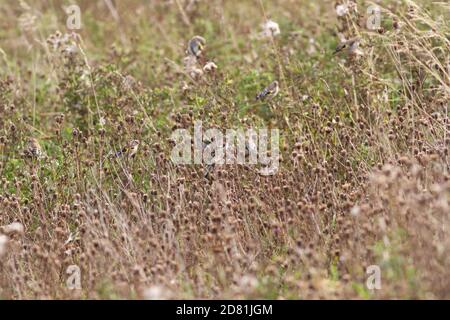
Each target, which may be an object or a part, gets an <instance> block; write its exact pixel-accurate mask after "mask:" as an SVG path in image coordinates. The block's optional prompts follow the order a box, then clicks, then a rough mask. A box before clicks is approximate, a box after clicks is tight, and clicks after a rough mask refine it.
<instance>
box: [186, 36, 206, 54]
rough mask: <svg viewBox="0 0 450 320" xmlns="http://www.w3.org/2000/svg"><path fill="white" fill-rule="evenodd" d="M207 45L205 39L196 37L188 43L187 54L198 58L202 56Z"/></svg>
mask: <svg viewBox="0 0 450 320" xmlns="http://www.w3.org/2000/svg"><path fill="white" fill-rule="evenodd" d="M205 44H206V40H205V38H203V37H200V36H195V37H193V38H192V39H191V40H189V42H188V47H187V53H188V54H189V55H191V56H194V57H196V58H198V57H200V56H201V54H202V52H203V49H204V45H205Z"/></svg>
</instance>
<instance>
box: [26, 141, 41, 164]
mask: <svg viewBox="0 0 450 320" xmlns="http://www.w3.org/2000/svg"><path fill="white" fill-rule="evenodd" d="M25 154H27V155H28V156H29V157H31V158H34V159H41V158H42V157H43V156H44V153H43V151H42V148H41V146H40V144H39V142H38V140H37V139H36V138H29V139H28V142H27V145H26V148H25Z"/></svg>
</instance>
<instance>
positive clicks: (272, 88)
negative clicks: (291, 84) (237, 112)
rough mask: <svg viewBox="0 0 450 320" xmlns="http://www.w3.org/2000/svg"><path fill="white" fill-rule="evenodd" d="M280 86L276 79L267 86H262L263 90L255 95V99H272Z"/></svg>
mask: <svg viewBox="0 0 450 320" xmlns="http://www.w3.org/2000/svg"><path fill="white" fill-rule="evenodd" d="M279 90H280V88H279V86H278V81H276V80H275V81H273V82H272V83H271V84H269V85H268V86H267V87H265V88H264V90H263V91H261V92H260V93H258V94H257V95H256V100H259V99H261V100H263V99H265V98H266V97H267V98H269V99H272V98H273V97H275V96H276V95H277V94H278V92H279Z"/></svg>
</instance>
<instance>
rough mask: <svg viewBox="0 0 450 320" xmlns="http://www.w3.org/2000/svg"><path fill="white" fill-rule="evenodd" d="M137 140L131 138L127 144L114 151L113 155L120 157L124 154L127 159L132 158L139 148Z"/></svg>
mask: <svg viewBox="0 0 450 320" xmlns="http://www.w3.org/2000/svg"><path fill="white" fill-rule="evenodd" d="M139 143H140V142H139V140H131V141H130V142H128V144H127V145H126V146H125V147H123V148H122V149H121V150H120V151H118V152H116V153H115V154H114V156H115V157H116V158H117V157H121V156H126V157H128V158H129V159H131V158H134V157H135V156H136V153H137V151H138V148H139Z"/></svg>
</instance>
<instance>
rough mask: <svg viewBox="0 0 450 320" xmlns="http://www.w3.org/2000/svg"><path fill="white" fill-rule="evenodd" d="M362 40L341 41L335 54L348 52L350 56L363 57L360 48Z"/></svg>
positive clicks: (355, 38) (356, 38) (357, 38)
mask: <svg viewBox="0 0 450 320" xmlns="http://www.w3.org/2000/svg"><path fill="white" fill-rule="evenodd" d="M360 42H361V39H360V38H359V37H354V38H351V39H349V40H344V41H341V42H340V43H339V44H338V45H337V46H336V50H334V52H333V54H337V53H339V52H346V53H347V54H348V55H349V56H358V55H363V54H364V53H363V51H362V50H361V49H360V48H359V44H360Z"/></svg>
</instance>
